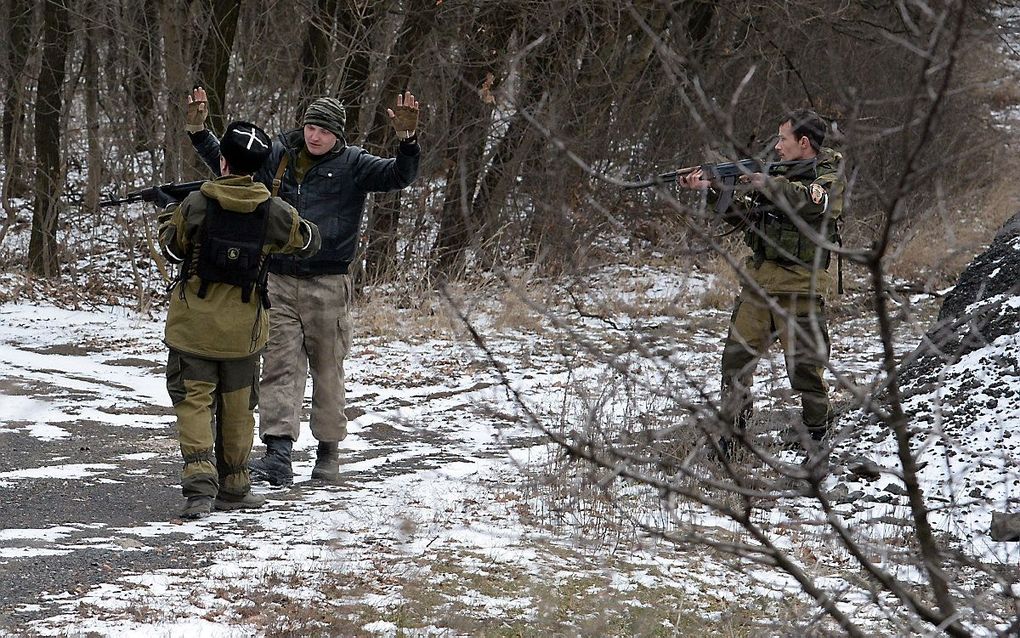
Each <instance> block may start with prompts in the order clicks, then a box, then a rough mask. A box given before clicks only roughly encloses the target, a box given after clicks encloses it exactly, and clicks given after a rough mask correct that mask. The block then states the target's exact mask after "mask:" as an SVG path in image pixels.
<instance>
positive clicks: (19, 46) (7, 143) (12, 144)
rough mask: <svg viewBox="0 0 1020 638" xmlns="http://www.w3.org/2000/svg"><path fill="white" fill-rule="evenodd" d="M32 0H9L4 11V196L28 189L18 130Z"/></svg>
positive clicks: (22, 121) (20, 126)
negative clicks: (5, 81)
mask: <svg viewBox="0 0 1020 638" xmlns="http://www.w3.org/2000/svg"><path fill="white" fill-rule="evenodd" d="M33 7H34V3H32V2H29V1H28V0H10V6H9V7H8V12H7V28H6V29H5V32H6V33H5V35H6V37H7V73H6V80H7V84H6V88H5V91H4V113H3V136H4V145H3V162H4V166H5V167H6V168H7V170H6V171H5V173H4V184H3V199H4V202H5V204H6V202H7V200H8V198H9V197H12V196H17V195H23V194H25V193H27V192H28V185H27V184H26V183H25V163H24V161H23V160H24V158H23V157H21V134H22V125H23V123H24V120H25V94H24V91H25V81H24V80H25V65H26V63H27V61H28V52H29V50H30V49H31V43H32V23H33V17H34V11H33Z"/></svg>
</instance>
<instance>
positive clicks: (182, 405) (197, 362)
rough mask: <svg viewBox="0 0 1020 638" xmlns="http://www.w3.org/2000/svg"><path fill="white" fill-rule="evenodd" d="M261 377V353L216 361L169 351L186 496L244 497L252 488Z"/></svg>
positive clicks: (169, 374) (169, 375)
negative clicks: (250, 463)
mask: <svg viewBox="0 0 1020 638" xmlns="http://www.w3.org/2000/svg"><path fill="white" fill-rule="evenodd" d="M258 379H259V355H253V356H251V357H247V358H245V359H237V360H231V361H213V360H210V359H202V358H199V357H194V356H190V355H187V354H183V353H181V352H177V351H175V350H171V351H170V356H169V358H168V360H167V364H166V386H167V390H168V391H169V392H170V400H171V401H172V402H173V404H174V412H175V413H176V414H177V434H178V438H179V441H180V445H181V455H182V456H183V457H184V470H183V471H182V473H181V490H182V492H183V493H184V496H185V497H186V498H187V497H192V496H213V497H215V496H216V495H217V493H225V494H227V495H229V496H234V497H241V496H244V495H245V494H247V493H248V492H249V490H250V489H251V479H250V478H249V476H248V457H249V456H250V455H251V444H252V439H253V438H254V433H255V416H254V411H255V406H256V404H258V400H259V396H258Z"/></svg>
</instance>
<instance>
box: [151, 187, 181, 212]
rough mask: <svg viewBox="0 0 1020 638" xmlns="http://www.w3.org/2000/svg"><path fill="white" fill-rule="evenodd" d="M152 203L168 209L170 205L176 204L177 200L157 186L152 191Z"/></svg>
mask: <svg viewBox="0 0 1020 638" xmlns="http://www.w3.org/2000/svg"><path fill="white" fill-rule="evenodd" d="M152 203H153V204H155V205H156V206H158V207H159V208H166V207H167V206H169V205H170V204H176V203H177V200H176V199H174V198H173V197H171V196H170V195H169V194H168V193H167V192H166V191H165V190H163V189H161V188H159V187H158V186H157V187H155V188H153V189H152Z"/></svg>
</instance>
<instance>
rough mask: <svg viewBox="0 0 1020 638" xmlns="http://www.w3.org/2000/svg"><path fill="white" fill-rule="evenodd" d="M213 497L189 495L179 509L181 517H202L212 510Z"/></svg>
mask: <svg viewBox="0 0 1020 638" xmlns="http://www.w3.org/2000/svg"><path fill="white" fill-rule="evenodd" d="M212 506H213V499H212V497H211V496H189V497H188V502H187V503H185V504H184V509H183V510H181V518H202V517H203V516H208V515H209V513H210V512H212Z"/></svg>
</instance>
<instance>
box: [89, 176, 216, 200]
mask: <svg viewBox="0 0 1020 638" xmlns="http://www.w3.org/2000/svg"><path fill="white" fill-rule="evenodd" d="M204 183H205V180H198V181H195V182H177V183H174V182H171V183H169V184H161V185H160V186H150V187H149V188H143V189H142V190H139V191H133V192H130V193H128V194H127V195H125V196H124V197H121V198H117V197H111V198H110V199H104V200H103V201H101V202H99V206H120V205H121V204H133V203H135V202H151V201H154V200H155V199H156V189H159V190H161V191H163V192H164V193H166V194H167V195H169V196H170V197H172V198H174V199H176V200H177V201H181V200H182V199H184V198H185V197H187V196H188V195H189V194H190V193H193V192H194V191H197V190H198V189H199V188H201V187H202V184H204Z"/></svg>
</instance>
